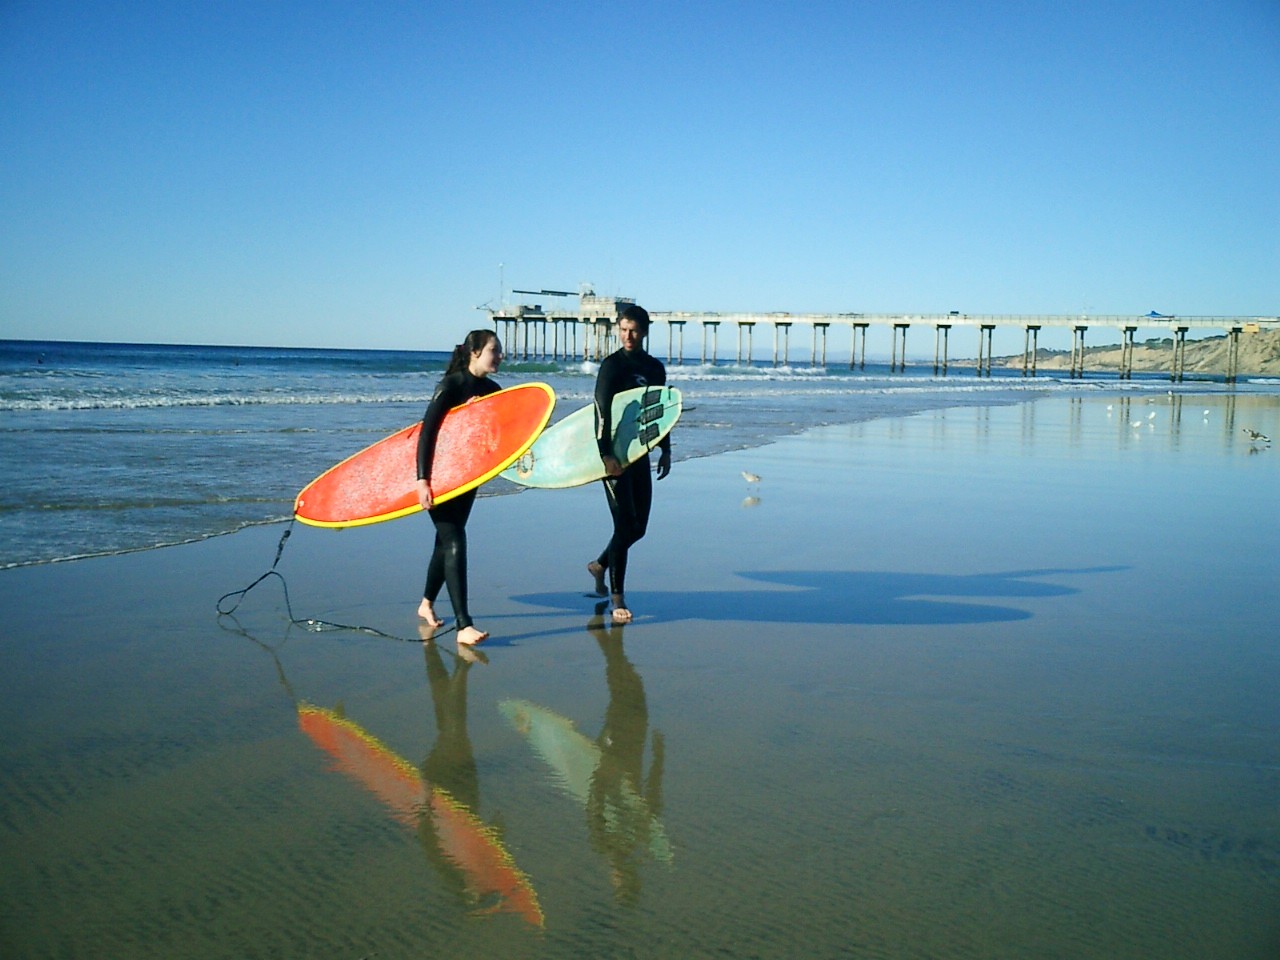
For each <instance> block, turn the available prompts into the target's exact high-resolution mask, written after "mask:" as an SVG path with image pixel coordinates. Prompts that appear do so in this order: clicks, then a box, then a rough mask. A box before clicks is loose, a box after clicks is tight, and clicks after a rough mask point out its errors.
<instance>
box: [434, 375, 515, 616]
mask: <svg viewBox="0 0 1280 960" xmlns="http://www.w3.org/2000/svg"><path fill="white" fill-rule="evenodd" d="M500 389H501V387H499V386H498V385H497V384H496V383H494V382H493V381H492V380H490V379H489V378H488V377H473V376H472V375H471V373H470V372H469V371H467V370H459V371H457V372H456V373H450V374H447V375H446V376H445V377H444V378H443V379H441V381H440V384H439V386H437V387H436V392H435V396H433V397H432V398H431V403H429V404H428V405H427V412H426V413H425V414H423V417H422V432H421V433H419V434H418V479H419V480H422V479H424V478H430V476H431V463H432V459H433V458H434V457H435V451H436V434H437V433H439V431H440V422H441V421H442V420H443V419H444V415H445V414H446V413H448V412H449V411H450V410H451V409H452V408H454V407H456V406H457V405H458V404H460V403H466V402H467V401H468V400H470V399H472V398H474V397H483V396H485V395H486V394H490V393H496V392H497V391H498V390H500ZM432 493H433V494H434V493H435V491H434V490H433V491H432ZM475 501H476V491H475V490H470V491H468V492H467V493H464V494H462V496H460V497H454V498H453V499H452V500H446V501H445V502H444V503H442V504H440V505H439V506H437V507H433V508H432V509H431V511H430V514H431V522H432V523H433V524H435V527H436V541H435V547H434V549H433V550H432V551H431V562H430V564H428V565H427V583H426V586H424V587H423V589H422V595H423V597H425V598H426V599H427V600H430V601H431V602H432V603H433V604H434V603H435V602H436V597H438V596H439V595H440V588H441V587H442V586H446V585H447V586H448V588H449V602H450V603H452V604H453V615H454V618H455V619H456V620H457V624H458V629H459V630H465V629H466V628H467V627H469V626H471V625H472V620H471V613H470V611H469V610H468V609H467V517H469V516H470V515H471V505H472V504H473V503H475Z"/></svg>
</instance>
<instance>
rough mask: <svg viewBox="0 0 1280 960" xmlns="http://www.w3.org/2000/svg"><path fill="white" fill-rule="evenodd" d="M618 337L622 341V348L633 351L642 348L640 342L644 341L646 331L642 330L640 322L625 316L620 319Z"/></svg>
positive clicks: (629, 351)
mask: <svg viewBox="0 0 1280 960" xmlns="http://www.w3.org/2000/svg"><path fill="white" fill-rule="evenodd" d="M618 339H619V340H620V341H621V342H622V349H623V350H625V351H626V352H627V353H632V352H633V351H636V350H639V349H640V344H641V343H642V342H643V341H644V332H643V331H641V329H640V324H638V323H636V322H635V321H634V320H632V319H631V318H630V317H624V318H623V319H621V320H619V321H618Z"/></svg>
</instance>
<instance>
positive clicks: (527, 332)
mask: <svg viewBox="0 0 1280 960" xmlns="http://www.w3.org/2000/svg"><path fill="white" fill-rule="evenodd" d="M579 301H580V302H579V307H578V309H577V310H573V309H564V310H543V309H542V307H541V306H540V305H520V306H512V307H504V308H501V309H498V310H490V311H489V315H490V319H491V320H492V322H493V324H494V329H496V330H497V331H498V332H499V334H500V335H501V336H502V337H503V339H504V340H505V341H506V342H507V344H508V350H509V352H510V353H511V354H512V355H513V356H514V357H517V358H519V359H534V358H538V357H544V358H552V359H561V358H564V359H572V358H575V357H577V356H579V355H581V357H582V358H583V359H584V360H591V359H599V358H601V357H604V356H605V355H606V354H608V353H609V352H611V351H612V350H613V349H615V348H616V344H615V343H614V341H613V334H612V324H613V321H614V318H615V317H616V316H617V312H618V310H619V309H621V307H623V306H625V305H626V304H628V303H631V302H633V301H631V300H627V299H620V298H610V297H596V296H594V295H583V296H581V297H580V298H579ZM649 316H650V318H651V319H652V321H653V323H654V329H652V330H651V331H650V341H651V342H653V341H655V340H658V341H659V342H660V334H659V333H658V327H659V326H665V327H666V328H667V330H666V333H667V336H666V340H667V362H668V363H673V364H682V363H684V361H685V350H684V335H685V327H686V326H687V325H689V324H697V325H698V326H699V327H700V328H701V341H702V342H701V350H700V353H699V360H700V362H701V363H704V364H707V363H709V364H715V363H717V362H719V361H720V360H721V359H727V358H722V357H721V356H720V353H719V334H720V328H721V327H722V326H723V327H725V328H726V330H729V329H732V330H733V331H734V333H735V334H736V346H735V352H734V360H735V362H737V363H742V362H743V360H744V358H746V359H747V360H748V361H749V360H750V359H751V357H752V356H753V354H752V339H753V336H754V334H755V328H756V327H757V326H764V327H766V328H772V333H773V363H774V365H775V366H776V365H778V364H779V363H784V364H785V363H790V362H791V361H790V336H791V329H792V327H795V326H801V327H808V328H809V330H810V332H811V351H810V358H809V362H810V363H811V364H812V365H813V366H819V367H825V366H826V365H827V340H828V333H829V331H830V329H831V328H832V327H848V328H849V330H850V334H851V337H852V349H851V350H850V354H849V366H850V368H851V369H853V368H855V367H856V368H861V367H863V366H865V364H866V334H867V329H868V328H869V327H872V326H880V327H886V328H889V329H890V330H891V332H892V335H893V351H892V358H891V361H890V369H891V370H893V371H894V372H898V371H901V370H904V369H906V365H907V332H908V331H909V330H910V329H911V327H913V326H924V327H928V328H932V330H933V333H934V360H933V368H934V373H936V374H941V375H943V376H945V375H946V374H947V372H948V366H949V361H948V348H949V342H950V335H951V331H952V329H953V328H957V327H969V328H973V329H974V330H976V332H977V334H978V354H977V364H976V371H977V375H978V376H980V377H981V376H990V375H991V361H992V354H991V343H992V336H993V333H994V331H995V330H996V329H997V328H1001V327H1014V328H1020V329H1022V331H1023V352H1022V373H1023V376H1031V377H1034V376H1035V375H1036V354H1037V350H1038V339H1039V333H1040V331H1041V330H1042V329H1044V328H1046V327H1060V328H1065V329H1069V330H1070V331H1071V334H1072V347H1071V366H1070V375H1071V376H1072V377H1083V376H1084V361H1085V334H1086V332H1087V331H1088V330H1089V329H1090V328H1104V329H1112V330H1116V331H1119V333H1120V335H1121V349H1122V354H1121V355H1122V362H1121V368H1120V374H1119V375H1120V378H1121V379H1129V378H1131V377H1132V375H1133V348H1134V343H1135V337H1136V334H1137V332H1138V331H1139V330H1164V331H1168V333H1169V334H1170V336H1171V339H1172V341H1173V346H1172V350H1171V351H1170V370H1169V374H1170V379H1171V380H1174V381H1180V380H1182V379H1183V376H1184V372H1185V366H1186V338H1187V334H1188V333H1189V332H1191V331H1193V330H1199V331H1218V332H1221V333H1224V334H1225V335H1226V336H1227V338H1228V361H1227V370H1226V371H1225V372H1226V378H1227V382H1234V381H1235V379H1236V377H1237V374H1238V363H1239V343H1240V337H1241V335H1242V334H1245V333H1257V332H1258V331H1260V330H1273V329H1280V317H1238V316H1221V317H1209V316H1186V317H1182V316H1167V315H1164V314H1158V313H1154V312H1153V313H1149V314H1142V315H1126V314H1098V315H1092V314H1091V315H1087V316H1085V315H1081V314H1074V315H1062V314H1059V315H1053V314H976V313H960V312H949V313H705V312H704V313H694V312H687V311H650V314H649ZM548 334H550V340H548ZM580 334H581V336H580ZM579 340H581V349H580V348H579ZM539 342H540V343H539ZM650 350H651V351H653V352H655V353H657V352H660V350H655V349H654V348H653V347H652V346H651V347H650Z"/></svg>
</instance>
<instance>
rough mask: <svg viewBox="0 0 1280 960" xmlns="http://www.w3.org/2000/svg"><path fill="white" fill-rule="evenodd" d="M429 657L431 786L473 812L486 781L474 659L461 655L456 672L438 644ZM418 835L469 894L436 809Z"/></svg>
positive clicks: (425, 767) (427, 767) (452, 881)
mask: <svg viewBox="0 0 1280 960" xmlns="http://www.w3.org/2000/svg"><path fill="white" fill-rule="evenodd" d="M424 649H425V651H426V658H427V685H428V686H429V687H430V689H431V705H432V707H433V708H434V709H435V716H436V741H435V745H434V746H432V748H431V752H430V753H429V754H427V758H426V759H425V760H424V761H422V779H423V780H424V781H425V782H426V786H427V789H428V790H429V791H444V793H445V794H447V795H448V796H449V797H450V798H452V799H453V800H455V801H457V803H458V804H459V805H460V806H462V807H465V808H466V809H467V810H469V811H475V810H478V809H479V808H480V780H479V777H478V776H477V774H476V759H475V754H474V753H473V752H472V749H471V737H470V735H469V734H468V733H467V671H468V670H470V669H471V664H470V663H468V662H467V661H466V660H464V659H462V658H458V660H457V661H456V664H457V665H456V666H455V667H454V671H453V674H452V675H450V673H449V670H448V668H447V667H446V666H445V665H444V660H443V659H442V658H441V656H440V650H439V648H438V647H437V646H436V645H435V644H434V643H428V644H426V645H425V647H424ZM418 835H419V837H420V838H421V839H422V847H423V849H424V850H425V851H426V853H427V859H429V860H430V861H431V862H432V864H434V865H435V867H436V868H437V869H438V870H439V871H440V875H441V876H442V877H443V878H444V880H445V882H446V883H447V884H448V885H449V887H450V889H452V890H453V891H454V892H455V893H457V894H458V896H459V897H461V898H463V899H470V898H469V897H468V895H467V892H468V890H469V889H470V888H471V886H472V884H470V883H468V878H467V876H466V874H465V873H463V872H462V870H460V869H459V865H458V864H457V863H455V862H454V861H453V860H452V859H450V857H449V855H448V854H447V853H446V852H445V849H444V842H443V840H442V838H441V837H440V835H439V832H438V829H437V824H436V818H435V817H433V816H431V815H430V814H428V815H426V816H423V817H421V818H420V819H419V821H418Z"/></svg>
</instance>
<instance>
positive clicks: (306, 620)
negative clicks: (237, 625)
mask: <svg viewBox="0 0 1280 960" xmlns="http://www.w3.org/2000/svg"><path fill="white" fill-rule="evenodd" d="M296 522H297V519H296V518H294V519H292V520H290V521H289V525H288V526H287V527H285V530H284V533H282V534H281V535H280V542H279V543H278V544H276V558H275V560H273V561H272V563H271V569H270V570H268V571H267V572H266V573H264V574H263V575H262V576H260V577H259V578H258V579H257V580H255V581H253V583H251V584H249V585H248V586H247V587H245V588H244V589H242V590H232V591H231V592H230V593H224V594H223V595H222V596H220V597H219V598H218V603H217V610H218V616H220V617H227V616H231V615H232V614H234V613H235V612H236V610H238V609H239V608H240V604H241V603H243V602H244V598H245V596H246V595H247V594H248V593H249V591H250V590H252V589H253V588H254V587H256V586H257V585H258V584H260V583H262V581H264V580H266V579H268V578H269V577H275V578H276V579H277V580H279V581H280V589H281V590H282V591H283V592H284V609H285V613H286V614H287V615H288V617H289V622H290V623H292V624H294V625H295V626H299V627H301V628H302V629H304V630H308V631H310V632H311V633H323V632H326V631H330V630H344V631H348V632H351V633H367V634H369V635H370V636H374V637H384V638H385V639H387V640H399V641H401V642H403V643H422V642H423V640H422V638H421V637H418V638H412V639H411V638H409V637H398V636H396V635H395V634H394V633H387V632H385V631H383V630H379V629H377V628H376V627H366V626H363V625H361V624H353V623H335V622H333V621H332V620H317V619H316V618H314V617H295V616H294V615H293V604H292V603H291V602H290V600H289V583H288V581H286V580H285V578H284V574H282V573H280V572H279V571H278V570H276V566H277V565H279V563H280V556H281V555H282V554H283V553H284V545H285V543H286V542H288V540H289V535H290V534H292V533H293V525H294V523H296ZM233 597H234V598H235V602H234V603H232V604H230V605H229V606H224V604H225V603H226V601H228V600H230V599H232V598H233ZM456 629H457V626H456V625H455V626H451V627H444V628H441V629H440V630H437V631H436V632H435V634H434V635H433V636H432V639H433V640H434V639H435V638H436V637H438V636H443V635H444V634H447V633H449V632H450V631H452V630H456Z"/></svg>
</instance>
